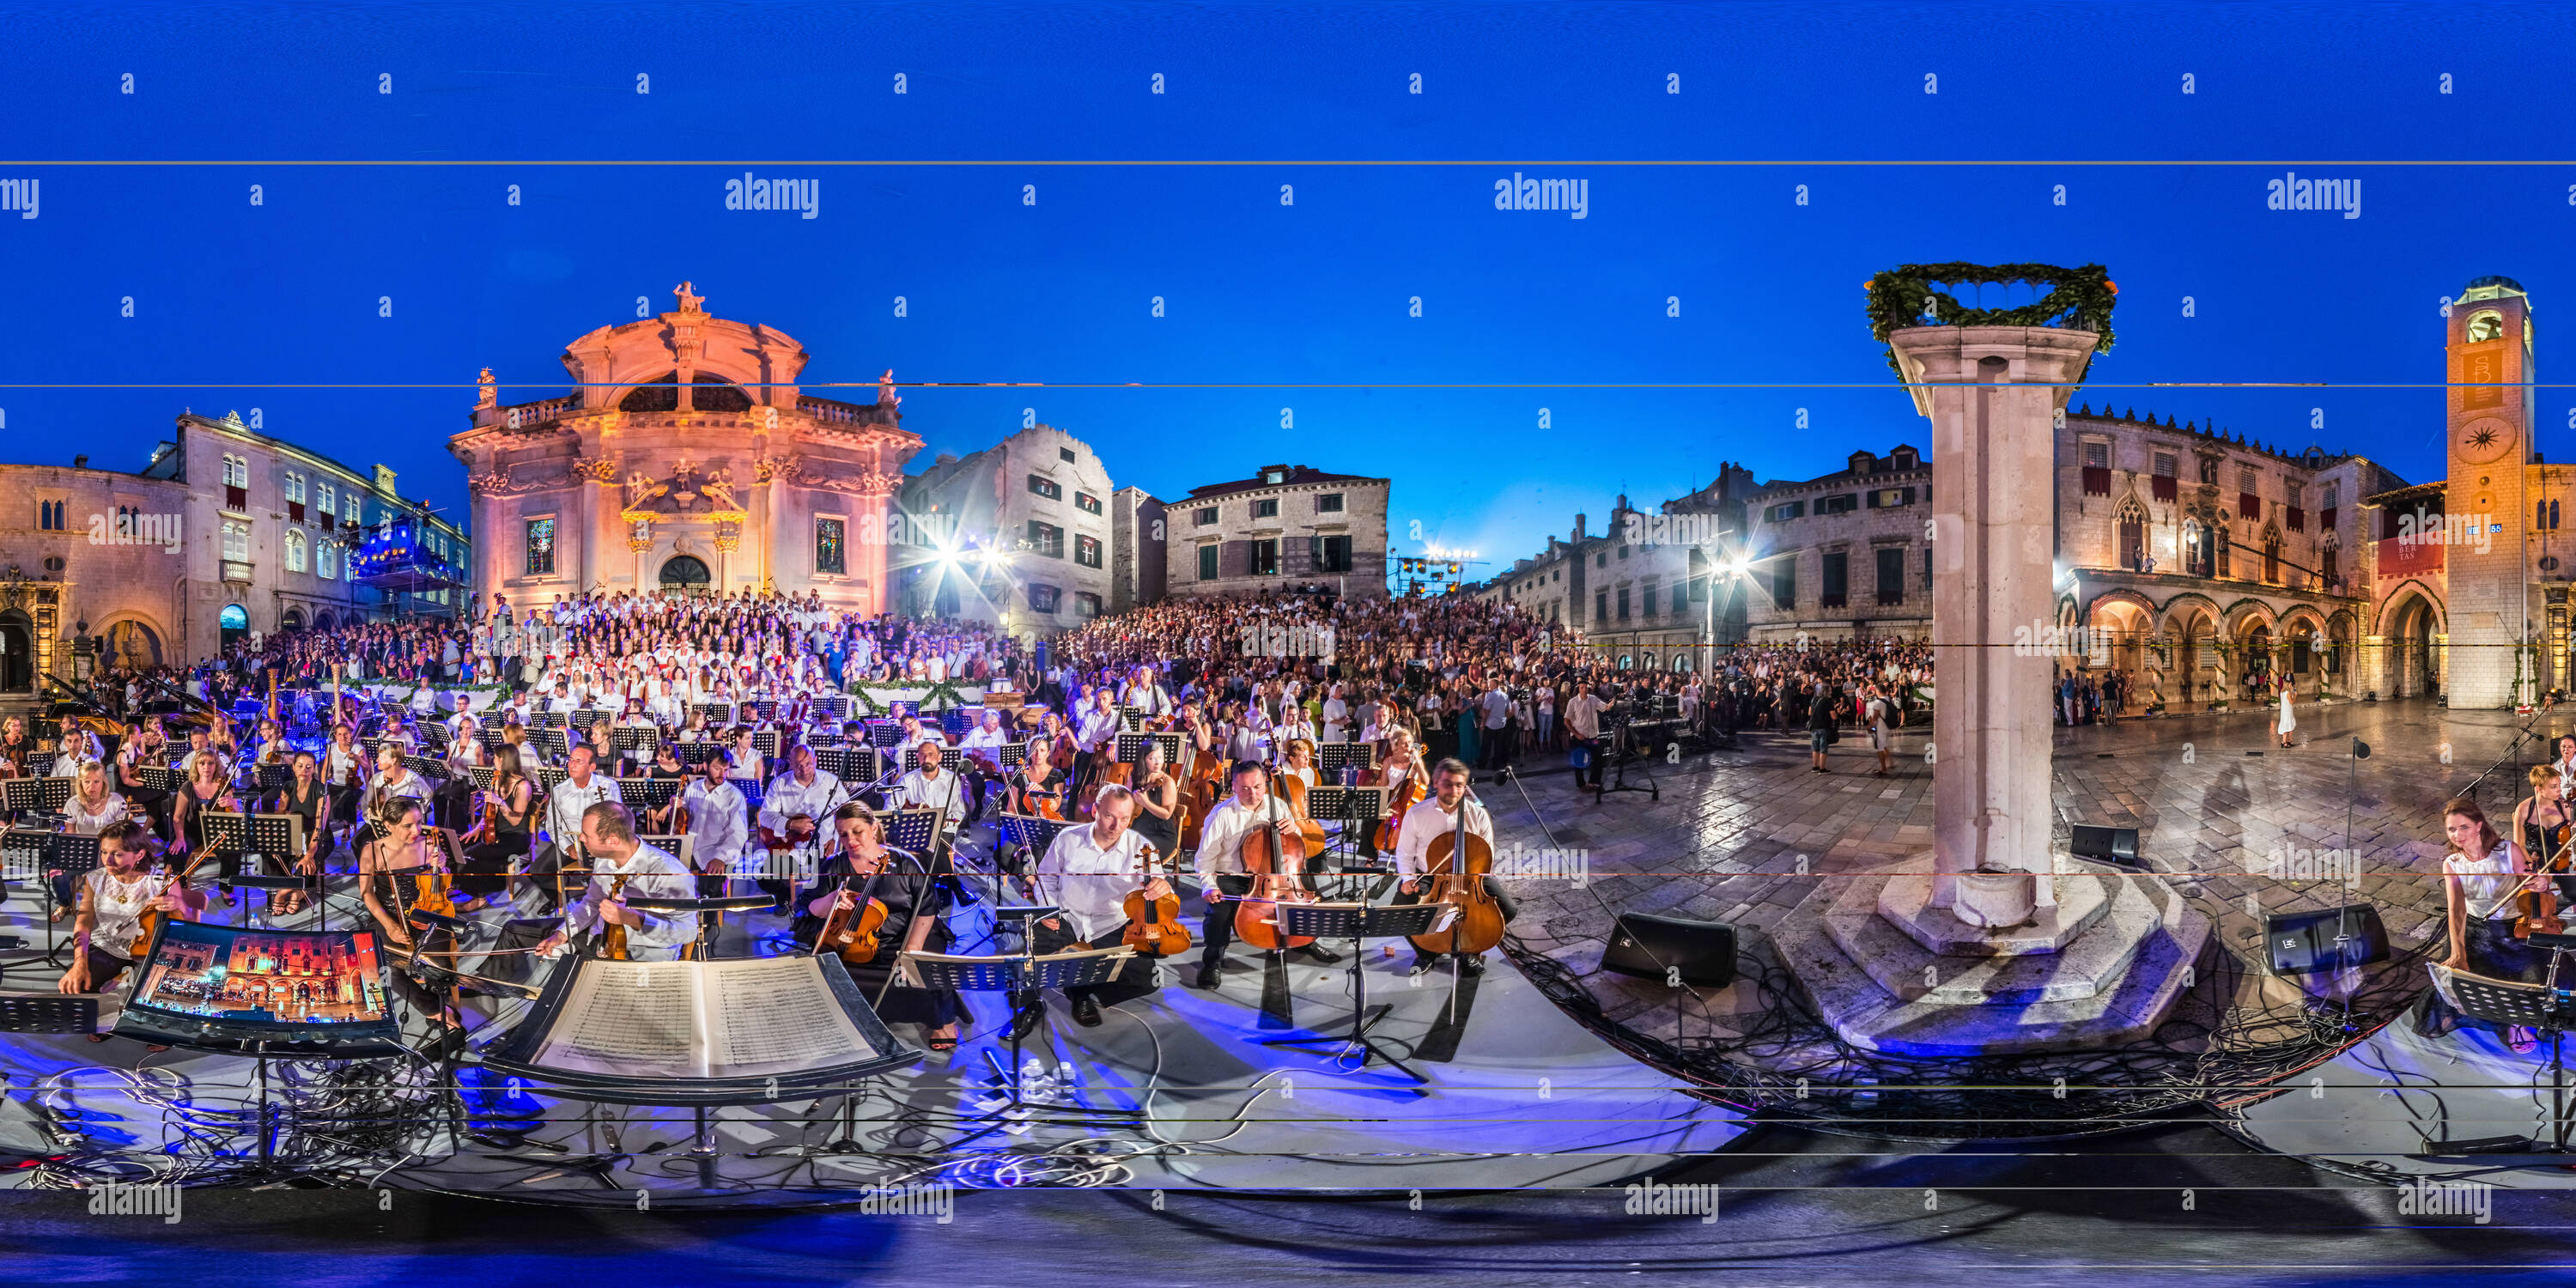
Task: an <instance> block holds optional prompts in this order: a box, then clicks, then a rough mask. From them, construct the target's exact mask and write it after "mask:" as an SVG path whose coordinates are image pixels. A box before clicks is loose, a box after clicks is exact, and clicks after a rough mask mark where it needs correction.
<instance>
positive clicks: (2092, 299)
mask: <svg viewBox="0 0 2576 1288" xmlns="http://www.w3.org/2000/svg"><path fill="white" fill-rule="evenodd" d="M1934 282H1944V283H1948V284H1950V285H1953V286H1956V285H1959V284H1962V283H1970V284H1994V285H2008V284H2010V283H2014V282H2030V283H2034V284H2045V285H2047V286H2048V288H2049V291H2048V294H2047V295H2045V296H2042V297H2040V300H2039V302H2038V303H2035V304H2025V305H2022V306H2021V307H2019V308H2010V309H1977V308H1970V307H1968V306H1967V305H1965V304H1961V303H1960V302H1959V300H1958V297H1957V296H1954V295H1952V294H1950V293H1949V292H1948V291H1944V290H1940V289H1938V288H1936V287H1934V286H1933V285H1932V284H1933V283H1934ZM1861 289H1863V290H1865V291H1868V292H1869V333H1870V335H1871V336H1873V337H1875V338H1876V339H1877V340H1878V341H1879V342H1880V343H1882V344H1883V343H1885V342H1886V340H1887V337H1889V336H1890V335H1893V334H1895V333H1896V332H1898V331H1901V330H1904V329H1905V328H1907V327H1916V326H2052V325H2060V324H2061V322H2062V325H2064V326H2066V327H2067V328H2069V329H2071V330H2076V331H2091V332H2093V333H2094V334H2096V335H2099V336H2101V337H2102V340H2101V343H2099V344H2097V345H2095V346H2094V349H2093V352H2095V353H2097V354H2099V353H2107V352H2109V351H2110V348H2111V306H2112V305H2113V304H2116V303H2118V302H2119V295H2120V287H2119V284H2118V283H2116V282H2114V281H2112V280H2111V275H2110V270H2108V269H2105V268H2103V267H2102V266H2101V265H2099V264H2086V265H2085V266H2083V267H2082V268H2060V267H2058V266H2057V265H2055V264H1899V265H1897V266H1896V267H1895V268H1892V269H1889V270H1887V271H1886V272H1883V273H1880V274H1878V275H1877V276H1875V277H1872V278H1870V279H1869V280H1868V281H1866V282H1863V283H1861ZM1887 365H1888V366H1889V367H1890V368H1891V369H1893V370H1895V371H1896V373H1897V376H1898V378H1899V379H1902V378H1903V377H1904V374H1905V369H1904V368H1902V367H1899V366H1897V363H1896V351H1895V350H1894V349H1892V348H1891V349H1890V350H1888V354H1887ZM2087 365H2088V366H2089V365H2090V360H2089V359H2088V360H2087ZM2078 379H2081V376H2080V375H2079V376H2078Z"/></svg>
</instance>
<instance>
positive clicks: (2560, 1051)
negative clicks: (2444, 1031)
mask: <svg viewBox="0 0 2576 1288" xmlns="http://www.w3.org/2000/svg"><path fill="white" fill-rule="evenodd" d="M2528 942H2529V943H2530V945H2531V946H2532V947H2534V948H2546V949H2549V950H2550V954H2549V977H2548V982H2547V983H2542V984H2525V983H2522V982H2520V981H2518V980H2501V979H2488V978H2486V977H2485V976H2483V975H2472V974H2469V973H2468V972H2466V971H2449V970H2444V969H2443V968H2441V967H2439V966H2436V967H2434V968H2433V972H2434V975H2433V980H2434V983H2436V984H2440V983H2442V982H2443V976H2445V975H2448V976H2449V977H2450V978H2449V983H2450V989H2449V990H2448V991H2449V993H2450V996H2451V1000H2452V1002H2453V1003H2455V1004H2456V1005H2457V1006H2458V1007H2459V1009H2460V1013H2461V1014H2462V1015H2466V1016H2468V1017H2470V1018H2471V1019H2478V1020H2485V1021H2487V1022H2488V1023H2490V1024H2499V1025H2503V1026H2505V1027H2506V1028H2508V1029H2510V1028H2513V1027H2515V1026H2521V1027H2525V1028H2529V1029H2531V1030H2532V1031H2533V1032H2535V1033H2537V1034H2539V1035H2540V1036H2541V1037H2542V1038H2544V1039H2546V1040H2547V1041H2548V1043H2549V1139H2547V1140H2539V1139H2536V1138H2534V1137H2530V1136H2483V1137H2479V1138H2478V1139H2475V1140H2427V1141H2425V1142H2424V1151H2423V1152H2422V1153H2419V1154H2410V1155H2408V1156H2407V1157H2409V1158H2416V1159H2429V1158H2444V1157H2456V1156H2459V1155H2463V1154H2475V1155H2480V1156H2485V1155H2494V1154H2532V1155H2542V1156H2553V1157H2554V1156H2564V1155H2567V1154H2570V1153H2576V1150H2571V1149H2570V1148H2568V1144H2567V1138H2568V1134H2569V1129H2570V1127H2571V1126H2576V1123H2571V1122H2570V1121H2569V1119H2568V1117H2567V1062H2566V1042H2567V1030H2568V1029H2570V1028H2576V992H2571V990H2570V989H2569V988H2568V987H2567V986H2566V985H2564V984H2562V983H2561V982H2560V981H2561V980H2563V979H2567V978H2568V974H2567V973H2566V972H2567V969H2568V966H2569V962H2568V953H2569V950H2571V949H2576V935H2552V934H2543V933H2539V932H2534V933H2533V934H2532V936H2531V938H2530V940H2529V941H2528Z"/></svg>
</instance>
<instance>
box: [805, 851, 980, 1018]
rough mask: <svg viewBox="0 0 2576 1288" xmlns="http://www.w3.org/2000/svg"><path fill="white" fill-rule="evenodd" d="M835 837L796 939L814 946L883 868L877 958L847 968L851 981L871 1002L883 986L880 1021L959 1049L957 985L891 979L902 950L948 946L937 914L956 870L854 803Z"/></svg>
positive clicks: (962, 1009)
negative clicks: (922, 1029) (909, 849)
mask: <svg viewBox="0 0 2576 1288" xmlns="http://www.w3.org/2000/svg"><path fill="white" fill-rule="evenodd" d="M832 835H833V841H834V847H833V852H832V853H831V854H829V855H827V856H825V857H824V859H823V866H822V869H821V884H820V885H819V886H818V887H817V893H816V894H815V896H814V897H813V898H812V899H809V900H807V901H806V902H805V907H804V910H803V915H801V916H799V917H797V918H796V924H795V927H794V930H793V932H792V933H793V934H794V935H795V938H796V942H797V943H799V944H801V945H803V946H805V947H807V948H809V949H810V948H812V947H813V946H814V939H815V936H817V935H820V934H822V933H823V925H824V923H825V922H827V921H829V920H830V919H831V916H832V913H833V912H834V911H835V910H837V909H842V908H854V907H855V906H856V905H857V903H858V897H859V891H860V890H861V889H862V888H863V887H865V886H866V885H867V882H868V878H869V877H871V876H877V874H879V873H883V875H882V876H877V882H876V887H875V889H874V891H873V892H872V893H871V894H870V896H869V897H870V898H873V899H875V900H876V901H877V902H879V903H882V904H884V905H885V906H886V919H885V922H884V924H883V925H880V926H878V927H877V955H876V957H875V959H874V960H871V961H869V962H867V963H866V964H864V965H859V966H851V967H849V968H848V969H849V972H850V979H851V981H852V982H854V983H856V984H857V985H858V986H859V991H860V992H862V993H865V994H866V995H867V996H868V997H869V998H870V999H872V1000H874V999H876V998H877V991H878V990H879V989H884V990H885V995H884V998H883V1000H880V1001H876V1003H875V1005H876V1012H877V1018H879V1019H881V1020H884V1021H886V1022H887V1023H889V1024H923V1025H928V1026H930V1049H931V1050H933V1051H949V1050H954V1049H955V1048H956V1046H957V1021H958V1020H960V1019H962V1018H964V1017H965V1014H966V1001H965V999H964V998H962V997H959V996H958V995H957V990H955V989H951V988H910V987H906V986H904V985H902V984H892V985H889V984H888V982H887V981H888V977H889V975H891V974H892V972H893V970H894V965H895V961H896V958H897V957H898V955H899V954H901V953H905V952H933V953H937V952H946V951H947V950H948V947H949V934H948V927H947V925H946V924H944V923H943V922H942V921H941V920H940V918H939V913H940V910H941V909H942V908H943V907H945V906H946V904H947V885H946V883H947V882H948V881H949V880H952V879H954V877H955V876H956V871H955V869H953V868H951V867H950V866H949V864H948V860H947V858H946V857H945V856H941V857H939V858H938V859H936V860H935V863H936V867H935V868H932V867H928V866H925V865H924V864H923V862H922V860H921V858H920V856H918V855H914V854H908V853H905V852H903V851H900V850H895V849H893V848H891V847H889V846H887V845H886V843H885V821H884V820H883V819H881V818H879V817H877V815H876V813H875V811H873V810H870V809H869V808H868V807H867V806H866V805H863V804H861V803H859V802H857V801H851V802H849V803H847V804H845V805H843V806H841V808H839V809H837V810H834V811H833V812H832ZM853 883H855V884H853ZM924 909H927V910H928V911H927V912H926V913H925V912H924V911H923V910H924ZM829 950H830V949H829V948H828V947H827V949H826V951H829Z"/></svg>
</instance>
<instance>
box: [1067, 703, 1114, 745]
mask: <svg viewBox="0 0 2576 1288" xmlns="http://www.w3.org/2000/svg"><path fill="white" fill-rule="evenodd" d="M1125 724H1126V722H1125V720H1124V719H1123V718H1121V717H1120V716H1119V714H1118V710H1117V708H1115V707H1112V708H1110V709H1109V710H1107V711H1103V710H1101V709H1100V708H1098V707H1093V708H1091V709H1090V710H1088V711H1085V712H1083V713H1082V725H1081V727H1080V728H1079V729H1077V730H1076V731H1075V732H1074V735H1073V741H1074V745H1076V746H1078V747H1080V748H1082V749H1083V750H1084V751H1087V752H1090V753H1092V754H1093V755H1095V756H1096V755H1098V754H1100V753H1101V752H1102V751H1105V750H1107V749H1108V747H1109V744H1110V742H1111V741H1112V740H1114V739H1115V738H1117V736H1118V731H1119V730H1120V729H1122V728H1124V727H1125Z"/></svg>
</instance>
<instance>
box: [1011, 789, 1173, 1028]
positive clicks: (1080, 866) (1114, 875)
mask: <svg viewBox="0 0 2576 1288" xmlns="http://www.w3.org/2000/svg"><path fill="white" fill-rule="evenodd" d="M1136 809H1137V805H1136V797H1135V794H1134V793H1132V792H1130V791H1128V790H1127V789H1126V788H1124V787H1119V786H1116V785H1114V784H1113V785H1111V786H1109V787H1107V788H1105V789H1103V790H1102V791H1101V793H1100V800H1099V802H1098V803H1097V804H1096V805H1094V806H1093V808H1092V822H1091V826H1089V827H1068V828H1066V829H1064V830H1063V831H1061V832H1058V833H1056V834H1055V842H1054V844H1051V845H1049V846H1048V847H1047V852H1046V854H1045V855H1044V856H1042V857H1041V858H1039V859H1038V862H1037V866H1036V867H1035V869H1033V876H1034V877H1035V880H1036V883H1037V891H1038V902H1040V903H1048V904H1054V905H1056V907H1057V908H1059V909H1061V911H1059V912H1058V913H1057V914H1056V915H1055V916H1052V917H1048V918H1046V919H1045V920H1043V921H1040V922H1038V923H1037V925H1036V930H1035V933H1036V936H1037V943H1036V948H1037V951H1039V952H1041V953H1053V952H1062V951H1064V950H1065V949H1067V948H1073V947H1078V946H1084V945H1088V946H1090V947H1094V948H1115V947H1117V946H1118V943H1119V941H1120V939H1121V938H1123V937H1124V936H1125V935H1126V933H1127V912H1126V909H1125V907H1124V906H1123V905H1124V904H1125V902H1126V899H1127V896H1128V895H1130V894H1132V893H1134V892H1135V891H1136V887H1137V885H1138V884H1139V883H1140V882H1141V883H1142V884H1143V886H1144V888H1145V898H1146V901H1147V902H1148V903H1151V902H1152V901H1153V900H1156V899H1160V898H1163V897H1165V896H1167V895H1169V894H1171V893H1172V887H1171V886H1170V885H1169V884H1168V883H1166V882H1165V881H1164V879H1163V878H1162V877H1161V876H1159V875H1155V876H1151V877H1149V876H1148V875H1147V873H1146V870H1145V856H1146V854H1147V853H1148V852H1149V851H1151V850H1152V848H1153V847H1152V846H1149V845H1147V844H1146V843H1145V838H1143V837H1141V836H1138V835H1137V834H1136V833H1134V832H1132V831H1130V830H1128V826H1127V825H1128V824H1129V823H1132V822H1134V821H1135V819H1136ZM1166 857H1168V856H1166ZM1154 975H1155V970H1154V965H1153V963H1152V962H1151V961H1150V960H1146V959H1131V960H1130V961H1129V962H1128V964H1127V967H1126V968H1125V970H1123V971H1122V972H1121V973H1120V975H1119V978H1118V979H1117V981H1115V982H1113V983H1109V984H1101V985H1091V986H1086V987H1081V988H1069V989H1066V990H1065V994H1064V995H1065V1000H1066V1001H1068V1002H1071V1003H1072V1004H1073V1018H1074V1019H1075V1020H1076V1021H1078V1022H1080V1023H1081V1024H1082V1025H1083V1027H1085V1028H1090V1027H1093V1026H1095V1025H1097V1024H1099V1023H1100V1006H1101V1003H1102V1002H1103V1001H1107V1002H1108V1003H1110V1004H1111V1005H1115V1004H1117V1003H1119V1002H1123V1001H1126V1000H1128V999H1129V998H1133V997H1142V996H1144V995H1145V994H1147V993H1150V992H1152V991H1154V989H1155V988H1156V987H1157V985H1156V984H1155V982H1154ZM1035 1000H1036V999H1034V998H1026V997H1024V998H1022V999H1021V1005H1022V1007H1023V1008H1024V1009H1025V1008H1026V1007H1027V1006H1028V1005H1030V1004H1031V1003H1033V1002H1034V1001H1035Z"/></svg>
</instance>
